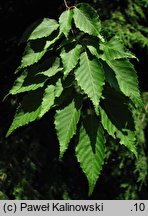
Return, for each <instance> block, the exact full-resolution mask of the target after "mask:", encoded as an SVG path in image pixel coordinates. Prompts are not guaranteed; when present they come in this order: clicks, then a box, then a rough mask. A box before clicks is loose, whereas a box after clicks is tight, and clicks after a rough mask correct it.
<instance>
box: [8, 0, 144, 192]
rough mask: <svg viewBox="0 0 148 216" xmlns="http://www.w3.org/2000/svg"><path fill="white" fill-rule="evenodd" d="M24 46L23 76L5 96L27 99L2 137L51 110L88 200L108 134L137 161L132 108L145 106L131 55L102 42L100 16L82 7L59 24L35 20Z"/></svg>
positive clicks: (114, 41)
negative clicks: (73, 157)
mask: <svg viewBox="0 0 148 216" xmlns="http://www.w3.org/2000/svg"><path fill="white" fill-rule="evenodd" d="M22 42H25V43H26V48H25V51H24V54H23V57H22V61H21V64H20V66H19V67H18V68H17V70H16V72H19V74H20V75H19V76H18V78H17V79H16V81H15V83H14V85H13V87H12V89H11V90H10V92H9V94H11V95H16V94H22V93H23V95H24V97H23V99H22V101H21V102H20V104H19V105H18V108H17V111H16V114H15V116H14V119H13V122H12V124H11V126H10V128H9V130H8V132H7V135H6V136H9V135H10V134H11V133H12V132H13V131H14V130H16V129H17V128H19V127H21V126H24V125H27V124H28V123H30V122H33V121H35V120H39V119H41V118H42V117H43V116H44V115H45V114H46V113H47V112H49V111H50V110H51V109H54V110H55V112H56V113H55V118H54V119H55V120H54V125H55V129H56V134H57V137H58V140H59V146H60V150H59V152H60V153H59V155H60V158H62V157H63V155H64V153H65V152H66V150H67V149H68V147H69V145H70V143H71V141H72V140H73V143H74V148H75V155H76V157H77V160H78V162H79V163H80V166H81V168H82V170H83V172H84V173H85V175H86V177H87V179H88V183H89V195H91V194H92V192H93V190H94V187H95V184H96V181H97V180H98V177H99V174H100V172H101V170H102V166H103V163H104V159H105V156H106V154H105V149H106V146H105V143H106V139H105V137H106V135H108V136H111V137H113V138H114V139H117V140H118V141H119V143H120V144H122V145H124V146H126V147H127V148H128V149H129V150H130V151H131V152H132V153H134V154H135V155H136V157H138V153H137V150H136V145H135V141H136V135H135V132H136V129H135V119H134V115H133V114H132V112H131V111H132V110H137V109H139V107H142V106H143V102H142V99H141V96H140V92H139V88H138V79H137V75H136V71H135V69H134V66H133V65H132V64H131V62H130V60H129V59H130V58H135V56H134V55H133V54H132V53H130V52H129V51H128V50H126V49H125V48H124V46H123V44H122V43H121V42H120V41H119V40H118V39H117V38H116V37H114V38H112V39H111V40H110V41H105V39H104V37H103V36H102V34H101V22H100V19H99V17H98V14H97V12H96V11H95V10H94V9H93V8H92V7H91V6H90V5H89V4H86V3H80V4H77V5H76V6H74V7H71V8H69V9H68V10H66V11H64V12H63V13H62V14H61V16H60V17H59V20H58V22H57V21H56V20H53V19H49V18H45V19H43V20H40V21H38V22H36V23H33V24H32V25H31V26H30V27H29V28H28V29H27V31H26V32H25V33H24V35H23V37H22V39H21V43H22Z"/></svg>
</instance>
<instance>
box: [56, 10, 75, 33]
mask: <svg viewBox="0 0 148 216" xmlns="http://www.w3.org/2000/svg"><path fill="white" fill-rule="evenodd" d="M72 17H73V11H72V10H66V11H64V12H63V13H62V14H61V16H60V18H59V24H60V32H62V33H63V34H64V35H65V36H66V37H68V34H69V31H70V29H71V24H72Z"/></svg>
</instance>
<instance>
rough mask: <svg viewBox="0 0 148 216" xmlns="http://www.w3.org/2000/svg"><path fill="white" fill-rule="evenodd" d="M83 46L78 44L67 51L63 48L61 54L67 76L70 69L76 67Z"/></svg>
mask: <svg viewBox="0 0 148 216" xmlns="http://www.w3.org/2000/svg"><path fill="white" fill-rule="evenodd" d="M81 48H82V46H81V45H79V44H78V45H76V46H75V47H74V48H72V49H71V50H68V51H66V50H65V49H64V48H63V49H62V52H61V54H60V56H61V59H62V63H63V66H64V75H65V76H67V75H68V74H69V73H70V71H71V70H72V69H74V68H75V67H76V65H77V63H78V60H79V57H80V52H81Z"/></svg>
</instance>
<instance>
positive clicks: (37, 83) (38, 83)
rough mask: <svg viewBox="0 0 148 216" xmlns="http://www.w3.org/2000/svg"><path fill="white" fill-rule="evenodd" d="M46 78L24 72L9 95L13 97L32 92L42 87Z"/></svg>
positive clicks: (33, 72)
mask: <svg viewBox="0 0 148 216" xmlns="http://www.w3.org/2000/svg"><path fill="white" fill-rule="evenodd" d="M46 80H47V78H46V77H44V76H42V75H37V73H36V71H35V70H34V71H29V70H25V71H23V73H22V74H21V75H20V76H19V77H18V78H17V79H16V81H15V83H14V85H13V87H12V89H11V90H10V92H9V94H12V95H15V94H19V93H22V92H27V91H34V90H36V89H38V88H41V87H43V86H44V84H45V82H46Z"/></svg>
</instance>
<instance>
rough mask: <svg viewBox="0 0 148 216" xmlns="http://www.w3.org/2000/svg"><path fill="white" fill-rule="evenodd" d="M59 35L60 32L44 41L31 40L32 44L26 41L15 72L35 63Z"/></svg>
mask: <svg viewBox="0 0 148 216" xmlns="http://www.w3.org/2000/svg"><path fill="white" fill-rule="evenodd" d="M60 37H61V34H58V35H56V36H54V37H53V36H52V37H51V39H50V40H47V41H46V42H45V41H43V42H42V41H40V42H39V41H33V42H34V43H36V44H34V45H33V46H32V44H33V42H28V44H27V46H26V48H25V52H24V54H23V57H22V60H21V65H20V66H19V67H18V68H17V69H16V72H18V71H20V70H21V69H23V68H26V67H28V66H31V65H33V64H35V63H37V62H38V61H39V60H40V59H41V58H42V57H43V56H44V55H45V53H46V52H47V51H48V50H49V49H50V47H51V45H53V44H54V43H55V42H56V41H57V40H58V39H59V38H60ZM38 46H40V49H39V50H36V49H37V48H38Z"/></svg>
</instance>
